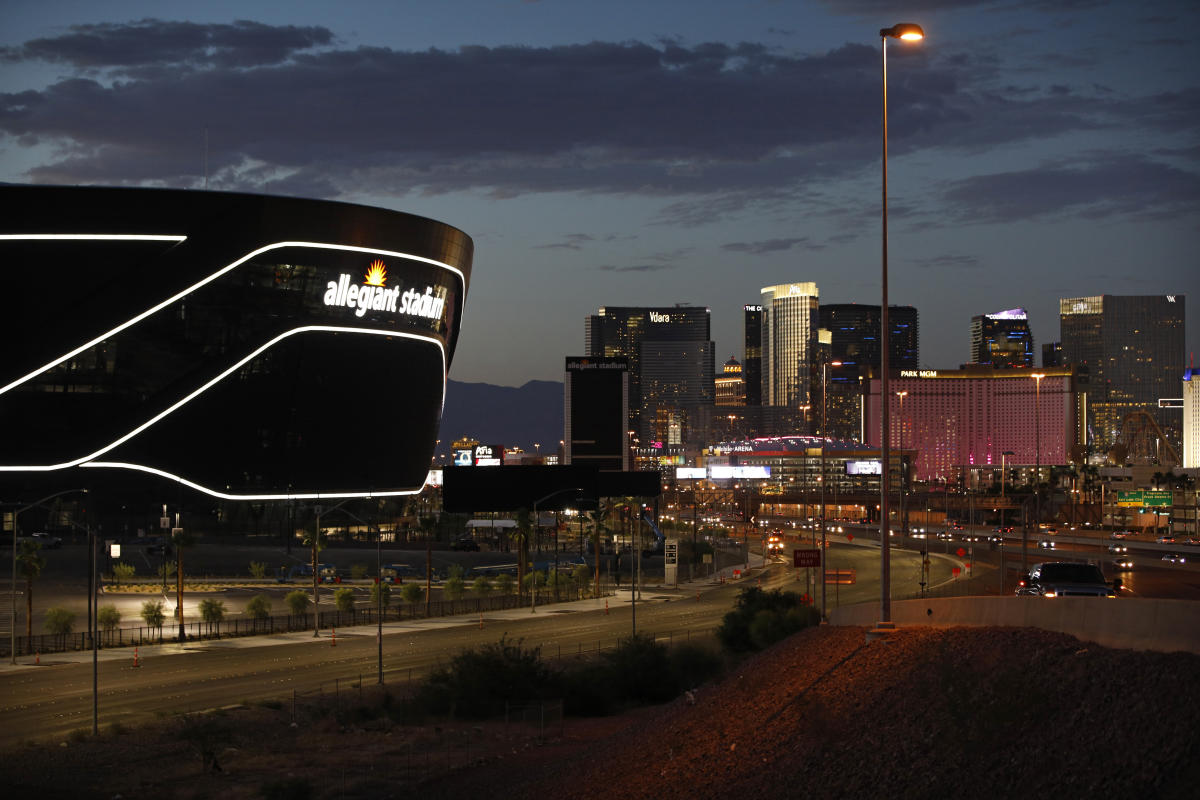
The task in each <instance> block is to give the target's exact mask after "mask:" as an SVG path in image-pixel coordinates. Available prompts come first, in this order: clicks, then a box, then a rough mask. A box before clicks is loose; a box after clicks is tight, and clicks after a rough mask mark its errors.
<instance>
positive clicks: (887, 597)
mask: <svg viewBox="0 0 1200 800" xmlns="http://www.w3.org/2000/svg"><path fill="white" fill-rule="evenodd" d="M924 38H925V32H924V31H923V30H921V26H920V25H914V24H912V23H911V22H902V23H900V24H898V25H893V26H892V27H890V28H883V29H882V30H880V31H879V39H880V43H881V46H882V48H883V61H882V64H883V253H882V256H883V257H882V262H883V280H882V284H883V298H882V302H881V304H880V306H879V341H880V342H881V344H882V352H881V353H880V354H879V373H880V377H879V399H880V411H881V413H882V419H881V420H880V422H881V426H882V432H883V435H882V436H881V437H880V438H881V445H882V448H881V452H880V456H881V460H882V462H883V463H882V465H881V470H880V472H881V474H880V476H879V487H880V488H879V492H880V503H879V506H880V509H879V568H880V579H879V594H880V602H879V618H880V621H881V622H887V623H890V622H891V621H892V598H891V594H892V581H891V567H892V564H891V550H890V547H889V542H888V512H889V508H888V506H889V502H888V501H889V498H888V492H889V490H890V489H891V485H890V476H889V474H888V473H889V472H890V467H891V464H890V460H891V446H890V445H889V443H888V439H889V438H890V436H889V432H890V430H891V429H890V427H889V423H890V422H891V419H890V416H891V415H890V414H889V413H888V405H889V403H888V398H889V394H888V370H889V369H890V366H891V365H890V364H889V363H888V361H889V358H888V351H889V350H890V349H891V335H890V334H891V331H890V329H889V325H888V221H887V154H888V124H887V40H888V39H900V40H902V41H909V42H912V41H919V40H921V39H924Z"/></svg>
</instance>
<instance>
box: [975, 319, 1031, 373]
mask: <svg viewBox="0 0 1200 800" xmlns="http://www.w3.org/2000/svg"><path fill="white" fill-rule="evenodd" d="M969 360H970V362H971V363H973V364H987V365H988V366H991V367H994V368H995V369H1008V368H1011V367H1032V366H1033V334H1032V333H1031V332H1030V331H1029V315H1028V314H1026V313H1025V309H1023V308H1010V309H1008V310H1007V311H997V312H996V313H995V314H980V315H979V316H977V317H972V318H971V358H970V359H969Z"/></svg>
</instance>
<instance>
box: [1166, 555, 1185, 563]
mask: <svg viewBox="0 0 1200 800" xmlns="http://www.w3.org/2000/svg"><path fill="white" fill-rule="evenodd" d="M1162 560H1163V561H1167V562H1170V563H1172V564H1186V563H1187V558H1186V557H1184V555H1183V554H1182V553H1167V554H1166V555H1165V556H1163V557H1162Z"/></svg>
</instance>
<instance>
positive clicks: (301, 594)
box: [283, 589, 312, 616]
mask: <svg viewBox="0 0 1200 800" xmlns="http://www.w3.org/2000/svg"><path fill="white" fill-rule="evenodd" d="M283 602H285V603H287V607H288V613H289V614H295V615H296V616H299V615H300V614H303V613H305V612H306V611H308V606H309V604H310V603H312V598H311V597H309V596H308V592H306V591H304V590H303V589H293V590H292V591H290V592H288V593H287V595H285V596H284V598H283Z"/></svg>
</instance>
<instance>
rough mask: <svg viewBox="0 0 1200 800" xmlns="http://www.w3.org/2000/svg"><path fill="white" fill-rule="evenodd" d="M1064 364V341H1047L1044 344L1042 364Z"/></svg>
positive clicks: (1048, 365) (1051, 365) (1050, 365)
mask: <svg viewBox="0 0 1200 800" xmlns="http://www.w3.org/2000/svg"><path fill="white" fill-rule="evenodd" d="M1062 365H1063V353H1062V342H1047V343H1046V344H1044V345H1042V366H1043V367H1061V366H1062Z"/></svg>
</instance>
